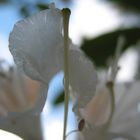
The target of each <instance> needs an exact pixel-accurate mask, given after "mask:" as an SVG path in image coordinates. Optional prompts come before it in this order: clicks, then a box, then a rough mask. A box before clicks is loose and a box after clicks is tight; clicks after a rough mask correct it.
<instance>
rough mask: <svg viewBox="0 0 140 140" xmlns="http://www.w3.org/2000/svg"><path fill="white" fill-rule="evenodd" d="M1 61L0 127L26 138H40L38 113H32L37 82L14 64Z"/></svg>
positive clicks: (34, 107) (37, 88)
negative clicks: (4, 65) (22, 72)
mask: <svg viewBox="0 0 140 140" xmlns="http://www.w3.org/2000/svg"><path fill="white" fill-rule="evenodd" d="M3 63H4V64H6V69H5V68H4V67H3ZM3 63H1V62H0V129H2V130H5V131H9V132H12V133H14V134H17V135H18V136H20V137H22V138H23V139H26V140H31V139H42V133H41V125H40V115H35V114H34V113H32V112H34V110H36V98H37V94H38V92H39V84H38V83H37V82H36V81H33V80H31V79H29V78H28V77H27V76H25V75H23V74H21V73H20V72H19V71H18V70H17V68H16V67H15V66H9V65H8V64H7V63H6V62H5V61H4V62H3ZM34 128H36V129H34Z"/></svg>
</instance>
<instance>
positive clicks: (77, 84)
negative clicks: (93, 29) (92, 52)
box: [69, 49, 97, 108]
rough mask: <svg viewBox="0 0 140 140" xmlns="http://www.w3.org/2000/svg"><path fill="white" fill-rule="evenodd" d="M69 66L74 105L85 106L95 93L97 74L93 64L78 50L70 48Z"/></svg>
mask: <svg viewBox="0 0 140 140" xmlns="http://www.w3.org/2000/svg"><path fill="white" fill-rule="evenodd" d="M69 68H70V85H71V88H72V91H73V92H72V93H71V94H72V97H73V99H74V100H75V101H74V104H75V106H74V107H78V108H82V107H85V105H87V103H88V102H89V101H90V100H91V98H92V97H93V96H94V93H95V88H96V82H97V76H96V70H95V68H94V65H93V63H92V62H91V61H90V60H89V59H87V57H86V56H85V55H84V54H83V53H82V52H81V51H80V50H76V49H71V50H70V66H69Z"/></svg>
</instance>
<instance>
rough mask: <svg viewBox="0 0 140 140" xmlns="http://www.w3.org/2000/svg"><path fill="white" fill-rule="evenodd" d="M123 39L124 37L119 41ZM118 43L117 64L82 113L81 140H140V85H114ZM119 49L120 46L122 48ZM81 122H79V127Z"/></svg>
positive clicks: (100, 83)
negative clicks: (139, 108)
mask: <svg viewBox="0 0 140 140" xmlns="http://www.w3.org/2000/svg"><path fill="white" fill-rule="evenodd" d="M120 39H121V38H120ZM122 41H123V40H122V39H121V40H120V41H119V43H118V44H120V45H118V49H117V52H116V58H115V61H114V63H113V65H112V67H111V72H110V74H109V77H108V78H107V79H106V80H105V81H104V82H102V81H99V82H98V84H97V88H96V93H95V96H94V97H93V98H92V100H91V101H90V102H89V103H88V104H87V106H86V107H85V108H83V109H81V110H80V111H79V118H80V119H81V120H82V121H83V120H84V124H83V126H82V129H80V133H79V138H78V140H93V139H95V140H114V139H122V140H126V139H127V140H138V139H139V138H140V133H139V132H140V111H139V110H138V107H139V103H140V94H139V88H140V82H135V83H134V84H129V86H128V85H127V84H126V85H125V84H114V80H115V77H116V74H117V71H118V59H119V54H120V51H121V46H122V45H121V44H122V43H123V42H122ZM119 46H120V47H119ZM80 123H81V122H79V124H78V125H81V124H80Z"/></svg>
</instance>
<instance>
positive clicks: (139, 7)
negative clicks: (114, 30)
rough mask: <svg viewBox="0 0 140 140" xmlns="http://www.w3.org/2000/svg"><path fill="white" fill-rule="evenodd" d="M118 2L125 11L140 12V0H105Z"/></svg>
mask: <svg viewBox="0 0 140 140" xmlns="http://www.w3.org/2000/svg"><path fill="white" fill-rule="evenodd" d="M105 1H108V2H112V3H115V4H117V5H118V6H119V7H120V9H122V10H125V11H135V12H140V1H139V0H105Z"/></svg>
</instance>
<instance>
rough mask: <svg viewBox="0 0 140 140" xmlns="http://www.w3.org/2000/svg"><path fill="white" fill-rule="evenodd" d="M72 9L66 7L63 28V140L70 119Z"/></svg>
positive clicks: (63, 12) (63, 11)
mask: <svg viewBox="0 0 140 140" xmlns="http://www.w3.org/2000/svg"><path fill="white" fill-rule="evenodd" d="M70 13H71V12H70V10H69V9H68V8H65V9H63V10H62V14H63V26H64V28H63V30H64V90H65V99H64V102H65V106H64V128H63V140H65V138H66V130H67V119H68V103H69V29H68V28H69V17H70Z"/></svg>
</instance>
